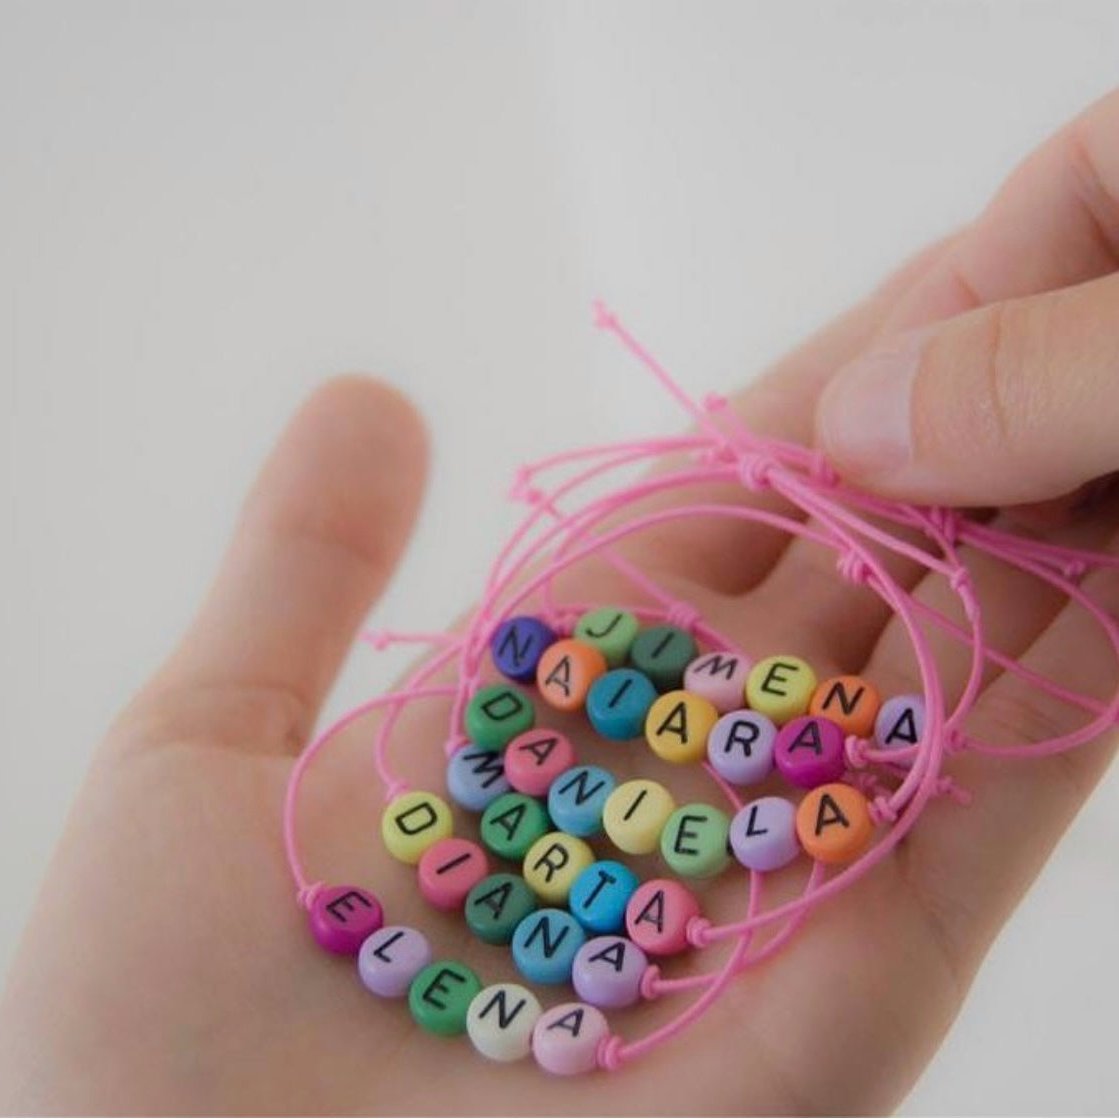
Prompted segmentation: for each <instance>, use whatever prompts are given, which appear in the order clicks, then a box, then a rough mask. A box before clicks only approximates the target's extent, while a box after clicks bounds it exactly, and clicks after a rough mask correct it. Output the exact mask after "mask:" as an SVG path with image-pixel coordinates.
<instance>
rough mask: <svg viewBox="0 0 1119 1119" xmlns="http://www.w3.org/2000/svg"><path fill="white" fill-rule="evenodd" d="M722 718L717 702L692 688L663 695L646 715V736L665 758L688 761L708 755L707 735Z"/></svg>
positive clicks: (677, 761)
mask: <svg viewBox="0 0 1119 1119" xmlns="http://www.w3.org/2000/svg"><path fill="white" fill-rule="evenodd" d="M718 721H719V712H718V711H717V710H716V709H715V705H714V704H713V703H712V702H711V701H710V700H709V699H704V698H703V697H702V696H698V695H692V693H691V692H685V691H675V692H667V693H666V694H665V695H662V696H661V697H660V698H659V699H658V700H657V702H656V703H654V704H653V706H652V707H650V708H649V714H648V715H647V716H646V717H645V740H646V741H647V742H648V743H649V748H650V749H651V750H652V751H653V753H654V754H656V755H657V757H658V758H662V759H663V760H664V761H666V762H672V763H674V764H676V765H685V764H687V763H688V762H698V761H702V760H703V759H704V758H705V757H706V756H707V736H708V735H709V734H710V733H711V728H712V727H713V726H714V725H715V724H716V723H717V722H718Z"/></svg>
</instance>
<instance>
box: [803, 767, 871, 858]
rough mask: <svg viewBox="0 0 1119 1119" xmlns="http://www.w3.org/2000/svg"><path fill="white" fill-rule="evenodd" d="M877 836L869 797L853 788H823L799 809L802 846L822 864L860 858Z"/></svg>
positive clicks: (812, 792)
mask: <svg viewBox="0 0 1119 1119" xmlns="http://www.w3.org/2000/svg"><path fill="white" fill-rule="evenodd" d="M873 834H874V822H873V821H872V820H871V818H870V807H869V805H868V804H867V802H866V797H864V796H863V794H862V793H860V792H859V790H858V789H853V788H852V787H851V786H850V785H843V784H834V785H821V786H820V787H819V788H816V789H813V790H812V791H811V792H810V793H809V794H808V795H807V796H806V797H805V798H804V800H802V801H801V802H800V805H799V807H798V808H797V837H798V838H799V839H800V845H801V846H802V847H803V848H804V849H805V851H807V852H808V854H809V855H811V856H812V858H814V859H818V860H819V861H820V862H822V863H849V862H851V861H852V860H853V859H857V858H858V857H859V855H861V854H862V853H863V851H864V850H866V847H867V844H868V843H869V842H870V838H871V836H872V835H873Z"/></svg>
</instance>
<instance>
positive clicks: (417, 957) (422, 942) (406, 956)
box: [357, 925, 431, 999]
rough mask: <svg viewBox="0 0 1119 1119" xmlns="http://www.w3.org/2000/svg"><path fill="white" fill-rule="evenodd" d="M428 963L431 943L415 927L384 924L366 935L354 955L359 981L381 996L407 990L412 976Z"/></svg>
mask: <svg viewBox="0 0 1119 1119" xmlns="http://www.w3.org/2000/svg"><path fill="white" fill-rule="evenodd" d="M430 963H431V945H430V944H429V943H428V942H427V937H426V936H424V934H423V933H422V932H420V931H419V930H418V929H410V928H408V927H407V926H406V925H386V926H385V927H384V928H383V929H379V930H378V931H377V932H375V933H374V934H373V935H372V936H367V937H366V938H365V941H364V942H363V944H362V946H361V951H360V952H359V953H358V957H357V970H358V974H359V975H360V976H361V981H362V983H364V984H365V986H366V988H368V989H369V990H370V991H372V992H373V994H375V995H380V996H381V998H383V999H398V998H402V997H403V996H404V995H406V994H407V993H408V988H409V987H410V986H411V985H412V980H413V979H415V978H416V976H417V975H419V973H420V972H421V971H423V969H424V968H425V967H427V965H428V964H430Z"/></svg>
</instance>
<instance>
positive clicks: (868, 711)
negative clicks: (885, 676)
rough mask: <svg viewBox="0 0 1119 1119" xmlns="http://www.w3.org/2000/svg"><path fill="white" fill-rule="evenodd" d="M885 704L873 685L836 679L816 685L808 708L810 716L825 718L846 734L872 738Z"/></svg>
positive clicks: (851, 678) (854, 679)
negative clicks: (881, 709) (876, 720)
mask: <svg viewBox="0 0 1119 1119" xmlns="http://www.w3.org/2000/svg"><path fill="white" fill-rule="evenodd" d="M881 706H882V700H881V698H880V697H879V695H878V692H877V691H876V690H875V688H874V685H873V684H868V683H867V682H866V681H865V680H864V679H863V678H862V677H861V676H833V677H832V678H831V679H830V680H824V681H822V682H821V683H820V684H819V685H817V687H816V690H815V691H814V692H813V693H812V701H811V702H810V703H809V705H808V714H809V715H823V716H824V717H825V718H827V719H831V721H832V722H833V723H838V724H839V725H840V726H841V727H842V728H843V731H844V733H845V734H855V735H858V736H859V738H869V737H870V736H871V734H872V733H873V731H874V720H875V719H876V718H877V717H878V708H879V707H881Z"/></svg>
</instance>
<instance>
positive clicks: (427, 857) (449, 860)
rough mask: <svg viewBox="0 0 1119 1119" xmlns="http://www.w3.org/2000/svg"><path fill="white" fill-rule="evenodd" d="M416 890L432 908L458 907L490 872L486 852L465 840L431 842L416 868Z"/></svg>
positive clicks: (447, 909)
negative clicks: (418, 883) (417, 882)
mask: <svg viewBox="0 0 1119 1119" xmlns="http://www.w3.org/2000/svg"><path fill="white" fill-rule="evenodd" d="M416 869H417V873H418V877H419V882H420V893H421V894H423V896H424V898H425V899H426V900H427V901H429V902H430V903H431V904H432V905H434V906H435V908H436V909H442V910H446V911H451V910H455V909H461V908H462V906H463V903H464V902H465V901H466V895H467V894H469V893H470V891H471V890H472V889H474V887H475V886H477V885H478V883H479V882H481V881H482V879H483V878H485V877H486V875H487V874H489V872H490V867H489V860H488V859H487V858H486V853H485V852H484V851H483V850H482V848H481V847H479V846H478V844H477V843H473V842H471V840H469V839H460V838H458V837H457V836H453V835H452V836H450V837H449V838H448V839H441V840H439V842H438V843H433V844H432V845H431V846H430V847H429V848H428V849H427V850H426V851H425V852H424V853H423V854H422V855H421V856H420V862H419V866H418V867H417V868H416Z"/></svg>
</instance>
